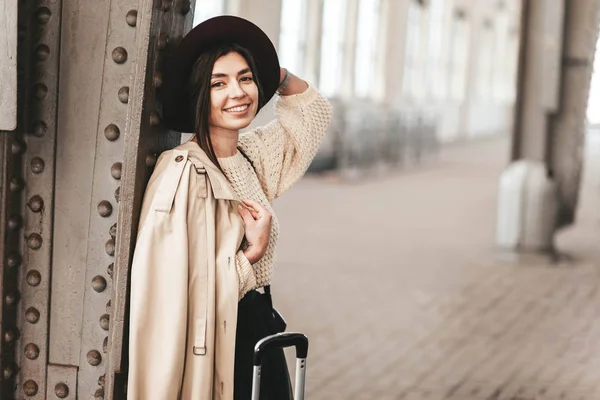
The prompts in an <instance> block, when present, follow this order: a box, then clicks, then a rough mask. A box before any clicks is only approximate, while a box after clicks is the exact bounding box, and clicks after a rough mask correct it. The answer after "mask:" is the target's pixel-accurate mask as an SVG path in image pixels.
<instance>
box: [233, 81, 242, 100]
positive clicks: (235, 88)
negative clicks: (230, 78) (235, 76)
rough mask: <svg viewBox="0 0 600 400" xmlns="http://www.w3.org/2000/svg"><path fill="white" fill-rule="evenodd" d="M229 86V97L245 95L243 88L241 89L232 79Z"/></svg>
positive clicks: (234, 97)
mask: <svg viewBox="0 0 600 400" xmlns="http://www.w3.org/2000/svg"><path fill="white" fill-rule="evenodd" d="M229 88H230V89H231V90H230V91H229V97H230V98H232V99H239V98H240V97H244V96H245V95H246V92H244V89H242V86H241V85H240V83H239V82H237V81H234V82H233V83H232V84H231V85H229Z"/></svg>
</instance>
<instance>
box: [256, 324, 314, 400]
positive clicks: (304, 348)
mask: <svg viewBox="0 0 600 400" xmlns="http://www.w3.org/2000/svg"><path fill="white" fill-rule="evenodd" d="M290 346H294V347H296V382H295V384H294V400H304V387H305V384H306V357H307V355H308V338H307V337H306V336H305V335H303V334H302V333H292V332H289V333H286V332H283V333H276V334H275V335H270V336H267V337H265V338H264V339H261V340H260V341H259V342H258V343H256V346H255V347H254V372H253V375H252V400H259V396H260V374H261V368H262V367H261V365H262V359H263V357H264V354H265V351H267V350H269V349H276V348H285V347H290Z"/></svg>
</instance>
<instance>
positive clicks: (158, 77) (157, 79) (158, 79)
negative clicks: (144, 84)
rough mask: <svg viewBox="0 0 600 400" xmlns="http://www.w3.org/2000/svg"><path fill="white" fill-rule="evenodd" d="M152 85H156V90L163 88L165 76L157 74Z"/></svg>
mask: <svg viewBox="0 0 600 400" xmlns="http://www.w3.org/2000/svg"><path fill="white" fill-rule="evenodd" d="M152 84H153V85H154V87H155V88H159V87H161V86H162V84H163V75H162V73H160V72H158V71H157V72H155V73H154V76H153V77H152Z"/></svg>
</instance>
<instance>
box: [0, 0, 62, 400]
mask: <svg viewBox="0 0 600 400" xmlns="http://www.w3.org/2000/svg"><path fill="white" fill-rule="evenodd" d="M61 4H62V3H61V2H60V1H38V2H35V3H34V2H27V1H23V2H20V4H19V7H20V9H19V50H18V63H19V105H18V121H17V130H16V132H15V134H14V135H9V136H6V137H5V138H4V137H3V142H4V154H3V158H4V160H3V161H4V163H3V164H4V165H3V180H4V181H5V182H6V183H4V184H3V193H2V200H3V203H4V204H3V207H2V219H3V233H4V238H3V240H2V243H3V244H4V246H5V247H4V248H3V252H2V253H3V254H2V256H3V261H4V263H3V266H4V269H5V271H4V273H3V278H4V279H3V281H4V282H3V283H4V284H3V290H4V293H3V298H4V301H3V313H2V314H3V315H2V320H3V341H4V344H5V346H4V348H3V349H2V353H3V357H2V358H3V360H2V361H3V362H2V364H3V365H2V367H3V385H2V392H1V393H0V397H2V398H3V399H4V398H6V399H10V398H22V399H44V398H45V389H46V360H47V353H48V300H49V296H50V291H49V281H50V259H51V249H52V247H51V244H52V224H53V216H52V214H51V213H48V212H46V210H47V209H48V208H49V209H52V205H53V198H54V160H55V138H56V99H57V82H58V66H59V62H58V58H59V48H60V47H59V42H58V41H59V37H60V20H61V19H60V11H61ZM3 136H4V135H3ZM19 237H21V238H23V240H19ZM16 314H18V318H15V316H16ZM9 354H10V355H12V356H13V357H14V359H13V360H10V359H8V357H6V356H7V355H9ZM17 370H18V371H19V372H18V374H17ZM15 378H16V379H15ZM13 379H14V380H13Z"/></svg>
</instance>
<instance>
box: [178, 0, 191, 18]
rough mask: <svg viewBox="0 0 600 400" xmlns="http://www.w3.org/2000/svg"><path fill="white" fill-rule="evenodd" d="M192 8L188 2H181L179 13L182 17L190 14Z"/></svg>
mask: <svg viewBox="0 0 600 400" xmlns="http://www.w3.org/2000/svg"><path fill="white" fill-rule="evenodd" d="M191 8H192V5H191V4H190V1H189V0H183V1H182V2H181V5H180V6H179V12H180V13H181V14H182V15H187V13H189V12H190V9H191Z"/></svg>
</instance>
